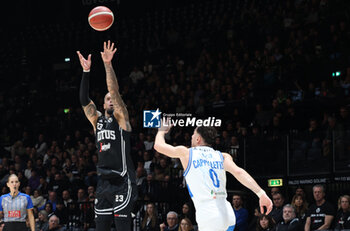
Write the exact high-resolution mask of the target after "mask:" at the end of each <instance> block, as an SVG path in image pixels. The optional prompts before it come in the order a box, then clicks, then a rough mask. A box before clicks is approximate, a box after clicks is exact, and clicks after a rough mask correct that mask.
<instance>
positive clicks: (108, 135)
mask: <svg viewBox="0 0 350 231" xmlns="http://www.w3.org/2000/svg"><path fill="white" fill-rule="evenodd" d="M115 138H116V137H115V131H113V130H102V131H98V132H97V141H100V140H115Z"/></svg>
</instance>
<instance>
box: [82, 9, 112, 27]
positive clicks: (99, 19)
mask: <svg viewBox="0 0 350 231" xmlns="http://www.w3.org/2000/svg"><path fill="white" fill-rule="evenodd" d="M88 19H89V24H90V26H91V27H92V28H93V29H95V30H97V31H105V30H108V28H110V27H111V26H112V24H113V22H114V15H113V12H112V11H111V10H110V9H109V8H107V7H105V6H97V7H95V8H94V9H92V10H91V11H90V14H89V18H88Z"/></svg>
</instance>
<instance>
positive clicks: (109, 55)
mask: <svg viewBox="0 0 350 231" xmlns="http://www.w3.org/2000/svg"><path fill="white" fill-rule="evenodd" d="M116 51H117V48H114V43H112V44H111V41H109V40H108V42H107V43H106V42H104V43H103V52H101V57H102V60H103V63H104V66H105V70H106V82H107V88H108V92H109V93H110V94H111V97H112V100H113V108H114V112H113V114H114V116H115V118H116V119H117V121H118V124H119V126H120V127H121V128H122V129H124V130H126V131H131V125H130V122H129V113H128V110H127V109H126V105H125V104H124V102H123V99H122V97H121V96H120V94H119V84H118V80H117V77H116V75H115V72H114V69H113V66H112V59H113V56H114V54H115V52H116Z"/></svg>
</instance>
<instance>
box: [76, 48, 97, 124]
mask: <svg viewBox="0 0 350 231" xmlns="http://www.w3.org/2000/svg"><path fill="white" fill-rule="evenodd" d="M77 54H78V57H79V61H80V64H81V66H82V68H83V76H82V78H81V82H80V89H79V98H80V103H81V105H82V106H83V110H84V113H85V116H86V117H87V118H88V120H89V121H90V123H91V124H92V126H93V128H94V130H96V123H97V118H98V116H99V115H100V114H101V113H100V112H98V111H97V110H96V105H95V104H94V102H93V101H92V100H91V99H90V98H89V78H90V67H91V55H89V56H88V59H85V58H84V57H83V56H82V55H81V54H80V52H79V51H77Z"/></svg>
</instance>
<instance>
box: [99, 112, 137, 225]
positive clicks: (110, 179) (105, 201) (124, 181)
mask: <svg viewBox="0 0 350 231" xmlns="http://www.w3.org/2000/svg"><path fill="white" fill-rule="evenodd" d="M130 135H131V133H130V132H128V131H125V130H123V129H122V128H121V127H119V124H118V122H117V120H116V118H115V117H114V116H113V115H111V116H110V117H106V116H104V115H102V116H100V117H98V120H97V125H96V145H97V151H98V164H97V173H98V176H99V180H98V183H97V189H96V199H95V219H96V222H98V221H106V220H110V219H113V218H115V219H117V220H120V219H129V218H130V216H131V210H132V208H133V205H134V202H135V201H136V200H137V187H136V175H135V168H134V165H133V162H132V159H131V156H130Z"/></svg>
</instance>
